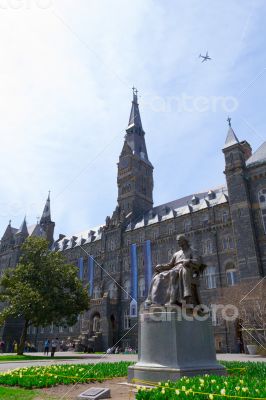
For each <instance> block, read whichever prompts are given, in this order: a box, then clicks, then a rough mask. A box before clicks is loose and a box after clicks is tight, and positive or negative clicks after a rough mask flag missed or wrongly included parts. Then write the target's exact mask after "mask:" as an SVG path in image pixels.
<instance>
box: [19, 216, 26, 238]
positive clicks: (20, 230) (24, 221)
mask: <svg viewBox="0 0 266 400" xmlns="http://www.w3.org/2000/svg"><path fill="white" fill-rule="evenodd" d="M17 233H21V234H23V235H25V236H28V234H29V232H28V228H27V222H26V216H25V217H24V219H23V222H22V224H21V226H20V228H19V231H18V232H17Z"/></svg>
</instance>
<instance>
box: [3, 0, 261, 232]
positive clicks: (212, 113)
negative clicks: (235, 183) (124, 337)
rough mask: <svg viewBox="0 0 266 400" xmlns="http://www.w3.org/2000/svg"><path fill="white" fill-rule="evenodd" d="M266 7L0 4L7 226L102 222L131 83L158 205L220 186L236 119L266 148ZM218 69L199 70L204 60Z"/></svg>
mask: <svg viewBox="0 0 266 400" xmlns="http://www.w3.org/2000/svg"><path fill="white" fill-rule="evenodd" d="M265 12H266V3H265V1H263V0H262V1H250V0H249V1H241V2H240V1H239V0H238V1H232V0H231V1H215V2H214V1H204V0H202V1H193V0H192V1H189V2H188V1H178V0H177V1H162V0H161V1H152V0H134V1H132V0H131V1H128V0H100V1H99V0H95V1H94V0H90V1H88V0H54V1H53V0H19V1H17V2H15V1H11V0H1V2H0V52H1V63H0V132H1V146H0V193H1V198H0V228H1V233H3V231H4V229H5V227H6V225H7V223H8V220H9V219H12V225H13V226H15V227H17V226H19V225H20V224H21V221H22V219H23V217H24V215H25V214H26V215H27V220H28V223H29V224H30V223H34V222H35V221H36V217H37V216H40V214H41V212H42V208H43V206H44V203H45V199H46V197H47V193H48V190H51V205H52V214H53V219H54V221H55V222H56V234H58V233H65V234H68V235H70V234H74V233H76V232H79V231H83V230H84V229H87V228H90V227H93V226H95V225H99V224H101V223H103V222H104V221H105V217H106V216H107V215H110V214H111V213H112V211H113V210H114V208H115V206H116V199H117V186H116V174H117V165H116V163H117V161H118V157H119V153H120V151H121V149H122V145H123V137H124V134H125V128H126V125H127V122H128V117H129V112H130V106H131V97H132V91H131V87H132V85H133V84H134V85H135V86H136V87H137V88H138V89H139V94H140V97H139V103H140V111H141V116H142V122H143V126H144V129H145V132H146V143H147V148H148V153H149V157H150V160H151V162H152V163H153V165H154V182H155V188H154V203H155V205H158V204H161V203H164V202H167V201H170V200H174V199H176V198H178V197H182V196H184V195H187V194H193V193H194V192H197V191H200V190H203V189H204V190H205V189H209V188H212V187H215V186H218V185H220V184H223V183H224V181H225V179H224V175H223V168H224V161H223V154H222V152H221V148H222V147H223V143H224V141H225V137H226V133H227V122H226V119H227V116H228V114H230V115H231V117H232V126H233V128H234V130H235V132H236V134H237V136H238V137H239V139H246V140H248V141H249V142H250V144H251V145H252V147H253V149H256V148H257V147H258V146H259V145H260V144H261V143H262V142H263V141H264V140H265V87H266V85H265V83H266V52H265V37H266V24H265ZM206 50H208V51H209V55H210V56H211V57H212V60H211V61H208V62H204V63H201V60H200V59H199V57H198V56H199V53H202V54H203V53H204V52H206Z"/></svg>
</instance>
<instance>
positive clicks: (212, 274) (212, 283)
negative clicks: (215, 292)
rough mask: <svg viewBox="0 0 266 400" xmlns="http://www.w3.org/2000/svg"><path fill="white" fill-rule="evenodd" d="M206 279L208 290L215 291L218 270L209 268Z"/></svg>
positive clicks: (206, 271) (206, 269)
mask: <svg viewBox="0 0 266 400" xmlns="http://www.w3.org/2000/svg"><path fill="white" fill-rule="evenodd" d="M203 274H204V279H205V285H206V288H207V289H215V288H216V287H217V286H216V268H215V267H213V266H209V267H207V268H205V270H204V273H203Z"/></svg>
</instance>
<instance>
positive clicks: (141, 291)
mask: <svg viewBox="0 0 266 400" xmlns="http://www.w3.org/2000/svg"><path fill="white" fill-rule="evenodd" d="M139 297H140V298H144V297H145V279H144V278H140V280H139Z"/></svg>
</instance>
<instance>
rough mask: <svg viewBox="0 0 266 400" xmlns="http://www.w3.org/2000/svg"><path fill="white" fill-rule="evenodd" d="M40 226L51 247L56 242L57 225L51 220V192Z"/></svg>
mask: <svg viewBox="0 0 266 400" xmlns="http://www.w3.org/2000/svg"><path fill="white" fill-rule="evenodd" d="M39 225H40V227H41V228H42V229H43V230H44V232H45V235H46V239H47V240H48V242H49V244H50V245H51V244H52V243H53V241H54V239H53V236H54V227H55V223H54V222H53V221H52V218H51V204H50V192H49V194H48V198H47V200H46V203H45V206H44V209H43V213H42V216H41V219H40V223H39Z"/></svg>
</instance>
